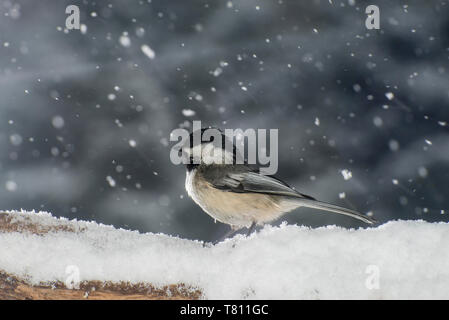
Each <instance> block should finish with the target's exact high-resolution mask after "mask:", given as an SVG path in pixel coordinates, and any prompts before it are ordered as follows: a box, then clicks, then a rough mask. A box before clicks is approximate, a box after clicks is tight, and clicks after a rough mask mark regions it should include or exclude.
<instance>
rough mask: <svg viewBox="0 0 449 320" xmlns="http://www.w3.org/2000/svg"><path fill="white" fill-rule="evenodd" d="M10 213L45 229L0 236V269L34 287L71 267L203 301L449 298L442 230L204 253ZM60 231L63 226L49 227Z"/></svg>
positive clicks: (151, 237)
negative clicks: (195, 293)
mask: <svg viewBox="0 0 449 320" xmlns="http://www.w3.org/2000/svg"><path fill="white" fill-rule="evenodd" d="M9 214H11V215H12V217H13V221H11V223H16V224H20V223H21V222H25V221H26V222H27V223H36V224H39V225H40V226H43V227H46V226H47V227H48V228H47V231H48V232H46V233H41V234H34V233H32V232H29V231H26V230H22V231H20V232H17V231H12V232H0V270H3V271H6V272H7V273H10V274H13V275H16V276H17V277H20V278H23V279H27V280H28V281H29V282H30V283H31V284H38V283H41V282H49V281H61V282H66V279H67V277H68V274H67V273H66V271H69V272H70V270H73V266H75V267H76V268H77V270H79V278H80V280H81V281H83V280H100V281H113V282H120V281H129V282H130V283H139V282H144V283H151V284H153V285H156V286H159V285H161V286H162V285H169V284H176V283H184V284H186V285H190V286H193V287H198V288H200V289H201V291H202V292H203V294H204V298H206V299H230V298H233V299H241V298H243V299H245V298H248V299H394V298H399V299H421V298H424V299H427V298H440V299H441V298H443V299H448V298H449V252H448V247H447V246H448V243H449V224H448V223H427V222H423V221H395V222H389V223H386V224H384V225H382V226H380V227H377V228H371V229H358V230H347V229H342V228H339V227H335V226H330V227H323V228H318V229H310V228H306V227H300V226H293V225H285V224H283V225H281V226H280V227H271V226H266V227H265V228H263V230H261V231H260V232H258V233H257V234H253V235H252V236H250V237H249V238H246V237H244V236H237V237H235V238H233V239H229V240H226V241H225V242H222V243H220V244H218V245H215V246H206V247H204V246H203V244H202V243H201V242H197V241H190V240H183V239H179V238H175V237H170V236H167V235H163V234H150V233H148V234H140V233H138V232H136V231H127V230H123V229H115V228H113V227H111V226H105V225H101V224H97V223H94V222H83V221H76V220H72V221H69V220H67V219H57V218H54V217H52V216H51V215H50V214H48V213H44V212H39V213H34V212H30V213H28V212H14V213H11V212H9ZM58 225H64V226H66V228H61V229H52V227H55V226H58ZM44 229H45V228H44ZM69 266H70V267H69Z"/></svg>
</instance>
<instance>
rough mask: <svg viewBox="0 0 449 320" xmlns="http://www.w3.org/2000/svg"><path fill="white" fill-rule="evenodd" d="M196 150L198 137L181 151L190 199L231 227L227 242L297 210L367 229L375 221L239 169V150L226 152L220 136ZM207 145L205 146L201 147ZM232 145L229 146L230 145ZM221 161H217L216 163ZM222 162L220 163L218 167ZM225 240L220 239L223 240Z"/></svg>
mask: <svg viewBox="0 0 449 320" xmlns="http://www.w3.org/2000/svg"><path fill="white" fill-rule="evenodd" d="M207 129H210V128H204V129H201V130H198V131H201V132H200V137H201V140H200V141H199V143H197V144H194V138H193V136H194V134H195V132H193V133H191V134H190V140H189V141H187V142H186V143H185V144H184V146H183V147H182V153H183V156H184V157H187V158H186V159H188V163H187V164H186V167H187V177H186V183H185V187H186V190H187V193H188V194H189V196H190V197H191V198H192V199H193V200H194V201H195V202H196V203H197V204H198V205H199V206H200V207H201V208H202V209H203V210H204V211H205V212H206V213H207V214H209V215H210V216H211V217H212V218H214V219H215V220H218V221H220V222H222V223H225V224H228V225H230V226H231V230H230V231H229V232H228V233H227V234H226V235H225V236H224V237H223V238H226V237H228V236H231V235H232V234H234V233H235V232H237V231H238V230H240V229H242V228H244V227H246V228H248V235H249V234H250V233H251V232H253V231H254V229H255V227H256V226H257V225H263V224H265V223H269V222H272V221H274V220H276V219H278V218H279V217H281V216H282V215H284V214H285V213H287V212H289V211H292V210H294V209H296V208H299V207H308V208H315V209H321V210H325V211H330V212H335V213H339V214H343V215H346V216H350V217H352V218H356V219H358V220H361V221H363V222H366V223H368V224H373V223H375V220H374V219H372V218H370V217H368V216H365V215H363V214H361V213H359V212H357V211H354V210H350V209H346V208H342V207H339V206H335V205H332V204H329V203H325V202H322V201H318V200H316V199H314V198H312V197H311V196H308V195H305V194H302V193H299V192H298V191H296V190H294V189H292V188H291V187H290V186H288V185H287V184H286V183H285V182H283V181H281V180H279V179H278V178H275V177H274V176H268V175H264V174H262V173H261V172H260V170H259V169H254V168H251V167H250V166H249V165H247V164H246V163H243V164H237V163H238V162H236V159H237V157H239V156H241V155H239V154H237V151H236V148H235V146H232V149H231V150H227V149H229V148H227V147H225V143H224V141H226V139H228V138H227V137H226V136H225V135H224V134H223V133H222V132H221V131H220V130H218V129H215V128H214V129H212V130H217V131H218V132H219V133H220V135H221V138H222V140H221V142H218V143H217V141H214V139H213V138H214V137H213V136H212V137H209V139H207V138H206V139H203V133H204V132H205V130H207ZM203 140H206V141H203ZM228 141H229V140H228ZM217 158H218V159H217ZM217 160H219V161H217ZM223 238H222V239H223Z"/></svg>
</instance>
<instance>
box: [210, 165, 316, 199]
mask: <svg viewBox="0 0 449 320" xmlns="http://www.w3.org/2000/svg"><path fill="white" fill-rule="evenodd" d="M212 185H213V186H214V187H215V188H217V189H220V190H225V191H231V192H254V193H264V194H272V195H282V196H290V197H295V198H306V199H311V200H313V199H314V198H312V197H310V196H307V195H305V194H301V193H299V192H298V191H296V190H294V189H292V188H291V187H289V186H288V185H287V184H286V183H285V182H283V181H281V180H279V179H277V178H275V177H273V176H268V175H263V174H260V173H259V172H256V171H247V172H237V173H227V174H225V175H223V176H221V177H216V178H215V179H214V180H213V183H212Z"/></svg>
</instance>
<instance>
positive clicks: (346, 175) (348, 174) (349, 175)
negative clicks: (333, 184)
mask: <svg viewBox="0 0 449 320" xmlns="http://www.w3.org/2000/svg"><path fill="white" fill-rule="evenodd" d="M340 172H341V175H342V176H343V179H345V180H349V179H351V178H352V172H351V171H349V170H348V169H343V170H341V171H340Z"/></svg>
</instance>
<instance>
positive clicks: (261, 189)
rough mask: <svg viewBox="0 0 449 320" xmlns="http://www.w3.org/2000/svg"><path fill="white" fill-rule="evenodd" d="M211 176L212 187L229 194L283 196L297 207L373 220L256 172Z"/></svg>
mask: <svg viewBox="0 0 449 320" xmlns="http://www.w3.org/2000/svg"><path fill="white" fill-rule="evenodd" d="M213 175H214V176H213V177H212V174H211V176H210V177H209V178H212V180H213V182H212V184H213V185H214V187H216V188H218V189H221V190H227V191H231V192H255V193H264V194H272V195H278V196H284V197H285V200H286V201H290V202H293V203H295V204H296V205H298V206H302V207H308V208H314V209H320V210H325V211H330V212H335V213H339V214H343V215H346V216H350V217H352V218H355V219H358V220H361V221H363V222H366V223H369V224H372V223H375V220H374V219H372V218H370V217H368V216H365V215H363V214H361V213H359V212H357V211H354V210H351V209H346V208H342V207H339V206H335V205H333V204H329V203H326V202H322V201H318V200H315V199H314V198H312V197H310V196H307V195H304V194H301V193H299V192H297V191H296V190H294V189H292V188H290V187H289V186H288V185H287V184H285V183H284V182H282V181H280V180H277V179H276V178H274V177H271V176H266V175H263V174H260V173H258V172H252V171H241V172H237V173H227V174H225V175H222V174H217V172H215V174H213Z"/></svg>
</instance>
